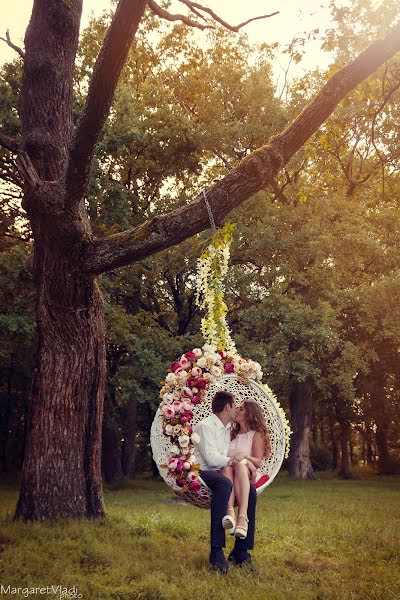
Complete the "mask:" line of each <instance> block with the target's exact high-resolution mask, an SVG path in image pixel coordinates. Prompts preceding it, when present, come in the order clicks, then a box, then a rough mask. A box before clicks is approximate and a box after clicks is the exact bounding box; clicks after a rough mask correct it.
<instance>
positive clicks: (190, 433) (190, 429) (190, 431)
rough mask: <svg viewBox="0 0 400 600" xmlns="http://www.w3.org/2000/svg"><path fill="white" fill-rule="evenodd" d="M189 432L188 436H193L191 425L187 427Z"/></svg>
mask: <svg viewBox="0 0 400 600" xmlns="http://www.w3.org/2000/svg"><path fill="white" fill-rule="evenodd" d="M187 430H188V434H189V435H192V433H193V427H192V426H191V425H188V426H187Z"/></svg>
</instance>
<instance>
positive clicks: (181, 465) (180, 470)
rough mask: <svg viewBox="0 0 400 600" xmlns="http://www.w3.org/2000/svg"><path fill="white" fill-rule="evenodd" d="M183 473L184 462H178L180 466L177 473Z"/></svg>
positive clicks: (177, 466)
mask: <svg viewBox="0 0 400 600" xmlns="http://www.w3.org/2000/svg"><path fill="white" fill-rule="evenodd" d="M182 471H183V461H182V460H178V464H177V465H176V467H175V472H176V473H182Z"/></svg>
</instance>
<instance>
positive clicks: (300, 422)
mask: <svg viewBox="0 0 400 600" xmlns="http://www.w3.org/2000/svg"><path fill="white" fill-rule="evenodd" d="M312 390H313V382H312V379H311V378H310V377H307V379H306V380H305V381H296V382H295V383H294V387H293V390H292V392H291V394H290V414H291V428H292V431H293V434H292V437H291V446H290V452H289V459H288V470H289V475H290V476H291V477H294V478H295V479H315V473H314V469H313V468H312V465H311V461H310V436H311V418H312Z"/></svg>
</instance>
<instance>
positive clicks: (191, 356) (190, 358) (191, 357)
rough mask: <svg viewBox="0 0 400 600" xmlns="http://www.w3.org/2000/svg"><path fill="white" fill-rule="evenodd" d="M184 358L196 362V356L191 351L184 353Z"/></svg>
mask: <svg viewBox="0 0 400 600" xmlns="http://www.w3.org/2000/svg"><path fill="white" fill-rule="evenodd" d="M185 356H186V358H187V359H188V360H192V361H195V360H196V358H197V356H196V355H195V353H194V352H191V351H190V352H186V353H185Z"/></svg>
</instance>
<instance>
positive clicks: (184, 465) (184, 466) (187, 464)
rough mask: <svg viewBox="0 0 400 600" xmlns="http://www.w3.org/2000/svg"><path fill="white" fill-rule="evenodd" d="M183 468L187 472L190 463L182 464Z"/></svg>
mask: <svg viewBox="0 0 400 600" xmlns="http://www.w3.org/2000/svg"><path fill="white" fill-rule="evenodd" d="M183 468H184V469H186V471H189V469H190V462H189V461H186V462H185V463H183Z"/></svg>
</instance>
